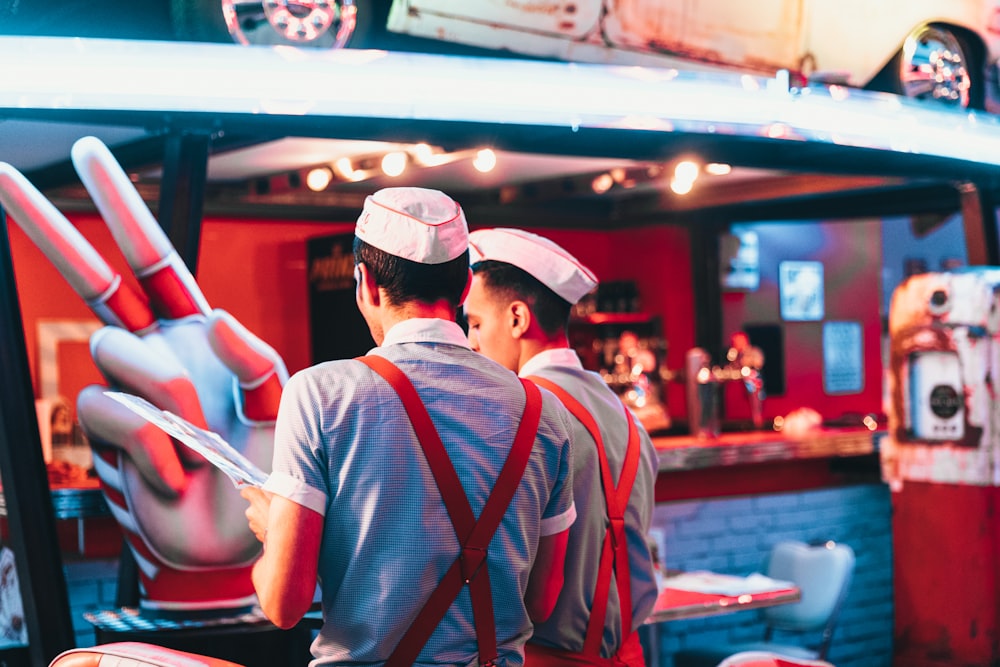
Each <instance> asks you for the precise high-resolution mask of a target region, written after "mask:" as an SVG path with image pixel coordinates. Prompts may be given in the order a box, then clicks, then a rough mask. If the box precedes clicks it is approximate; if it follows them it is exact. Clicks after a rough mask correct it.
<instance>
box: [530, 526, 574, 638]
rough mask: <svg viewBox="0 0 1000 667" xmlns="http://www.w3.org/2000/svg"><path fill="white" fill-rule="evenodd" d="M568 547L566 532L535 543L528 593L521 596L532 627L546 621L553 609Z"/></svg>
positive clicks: (559, 588) (561, 584)
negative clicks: (535, 548)
mask: <svg viewBox="0 0 1000 667" xmlns="http://www.w3.org/2000/svg"><path fill="white" fill-rule="evenodd" d="M568 544H569V530H564V531H562V532H561V533H556V534H555V535H546V536H544V537H542V538H541V539H539V540H538V554H537V555H536V556H535V565H534V566H533V567H532V568H531V574H530V575H529V577H528V590H527V591H526V592H525V594H524V605H525V607H527V609H528V617H529V618H530V619H531V620H532V622H534V623H541V622H543V621H545V620H546V619H547V618H548V617H549V616H550V615H551V614H552V610H553V609H555V608H556V600H558V599H559V593H560V591H562V586H563V572H564V568H565V564H566V547H567V545H568Z"/></svg>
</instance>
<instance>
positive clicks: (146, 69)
mask: <svg viewBox="0 0 1000 667" xmlns="http://www.w3.org/2000/svg"><path fill="white" fill-rule="evenodd" d="M0 62H6V63H15V62H16V63H17V65H16V66H9V67H3V68H0V116H2V113H3V111H2V110H3V109H5V108H6V109H22V110H27V109H30V110H49V111H51V110H81V111H83V110H91V111H108V112H111V111H134V112H168V113H169V112H176V113H207V114H218V115H220V116H224V115H227V114H241V115H253V116H260V117H274V118H275V119H276V120H277V119H280V118H288V117H301V116H308V117H309V118H310V119H316V120H317V122H320V121H322V120H323V119H338V118H373V119H400V120H410V121H416V122H422V121H438V122H455V123H483V124H487V125H497V126H508V127H509V126H513V125H519V124H520V125H530V126H548V127H554V128H568V129H570V130H578V129H582V128H595V129H611V128H617V129H626V130H629V129H632V130H645V131H648V132H653V133H657V132H660V133H689V134H700V135H730V136H738V137H752V138H761V139H770V140H774V141H779V142H787V141H803V140H808V141H809V142H818V143H826V144H829V145H838V146H852V147H860V148H871V149H877V150H883V151H892V152H896V153H912V154H920V155H926V156H934V157H942V158H948V159H954V160H966V161H971V162H974V163H979V164H985V165H1000V121H998V119H997V118H996V117H994V116H992V115H989V114H985V113H965V112H960V111H952V110H948V109H944V108H942V109H936V108H934V107H933V105H931V104H928V103H919V102H913V101H910V100H906V99H903V98H900V97H898V96H894V95H888V94H881V93H870V92H865V91H858V90H854V89H847V88H843V87H832V88H829V89H825V88H810V89H804V90H801V91H799V90H796V89H790V88H789V87H788V86H787V84H785V83H784V82H783V81H782V79H781V77H780V76H779V77H778V78H776V79H767V78H761V77H752V76H748V75H742V76H740V75H718V76H716V75H711V74H706V73H697V74H696V73H694V72H679V71H678V70H674V69H656V68H651V67H628V66H609V65H589V64H577V63H554V62H538V61H523V60H512V59H500V58H497V59H492V58H464V57H455V56H439V55H431V54H413V53H390V52H384V51H364V50H350V49H347V50H304V49H296V48H291V47H243V46H238V45H235V44H233V45H229V44H200V43H199V44H195V43H173V42H139V41H128V40H94V39H78V38H73V39H67V38H46V37H6V38H0ZM136 122H137V124H138V122H139V121H136ZM119 124H128V122H127V121H125V122H119ZM275 127H276V128H280V127H281V125H280V122H279V123H277V124H276V125H275Z"/></svg>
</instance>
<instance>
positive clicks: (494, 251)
mask: <svg viewBox="0 0 1000 667" xmlns="http://www.w3.org/2000/svg"><path fill="white" fill-rule="evenodd" d="M485 260H494V261H497V262H506V263H508V264H513V265H514V266H516V267H517V268H519V269H521V270H523V271H526V272H528V273H529V274H531V275H532V276H534V277H535V278H537V279H538V281H539V282H541V283H542V284H543V285H545V286H546V287H548V288H549V289H550V290H552V291H553V292H555V293H556V294H558V295H559V296H561V297H562V298H563V299H566V301H568V302H570V303H571V304H574V303H576V302H577V301H579V300H580V299H581V298H583V296H584V295H585V294H587V293H588V292H590V291H591V290H592V289H594V287H596V286H597V277H596V276H595V275H594V274H593V273H591V271H590V269H588V268H587V267H585V266H584V265H583V264H581V263H580V262H579V260H577V258H576V257H573V255H571V254H569V253H568V252H566V250H564V249H563V248H562V247H560V246H559V245H557V244H555V243H553V242H552V241H550V240H548V239H547V238H545V237H543V236H539V235H538V234H532V233H531V232H526V231H523V230H521V229H510V228H506V227H497V228H495V229H480V230H478V231H475V232H472V233H471V234H469V262H470V263H471V264H475V263H476V262H482V261H485Z"/></svg>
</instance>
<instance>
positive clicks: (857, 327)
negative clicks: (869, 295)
mask: <svg viewBox="0 0 1000 667" xmlns="http://www.w3.org/2000/svg"><path fill="white" fill-rule="evenodd" d="M864 361H865V351H864V341H863V338H862V335H861V323H860V322H824V323H823V391H825V392H826V393H827V394H857V393H860V392H861V390H862V389H864V387H865V368H864Z"/></svg>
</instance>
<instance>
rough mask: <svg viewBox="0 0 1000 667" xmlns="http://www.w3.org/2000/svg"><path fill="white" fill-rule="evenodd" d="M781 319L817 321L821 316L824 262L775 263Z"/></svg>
mask: <svg viewBox="0 0 1000 667" xmlns="http://www.w3.org/2000/svg"><path fill="white" fill-rule="evenodd" d="M778 290H779V294H780V298H781V319H783V320H788V321H793V322H816V321H819V320H822V319H823V314H824V312H825V310H824V309H825V306H824V302H823V263H822V262H806V261H796V262H781V263H780V264H779V265H778Z"/></svg>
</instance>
